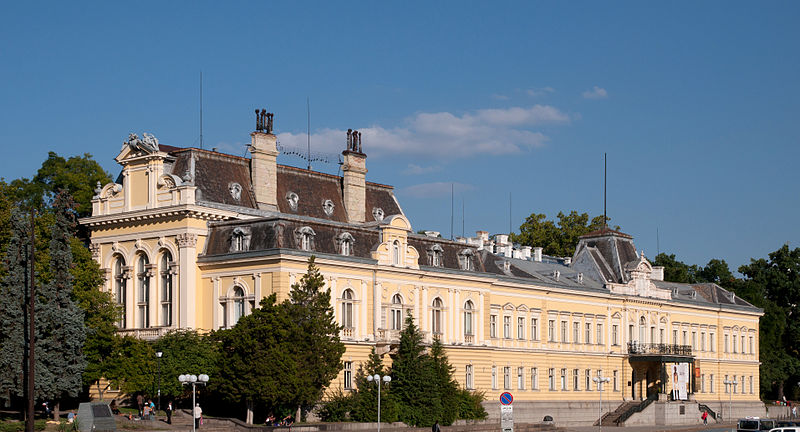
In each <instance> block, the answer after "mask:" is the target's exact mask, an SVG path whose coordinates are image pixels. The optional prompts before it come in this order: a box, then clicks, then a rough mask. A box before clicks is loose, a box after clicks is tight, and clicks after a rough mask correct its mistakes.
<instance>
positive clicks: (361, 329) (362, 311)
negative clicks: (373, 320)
mask: <svg viewBox="0 0 800 432" xmlns="http://www.w3.org/2000/svg"><path fill="white" fill-rule="evenodd" d="M358 295H359V298H360V299H361V307H359V308H358V313H359V316H360V320H361V325H360V326H358V337H359V339H361V340H363V339H364V338H365V337H366V336H367V305H368V304H369V303H367V298H368V297H369V295H368V291H367V282H366V281H361V291H360V292H359V293H358Z"/></svg>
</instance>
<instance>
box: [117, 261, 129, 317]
mask: <svg viewBox="0 0 800 432" xmlns="http://www.w3.org/2000/svg"><path fill="white" fill-rule="evenodd" d="M114 285H115V286H114V296H115V297H116V298H117V307H119V310H120V316H119V321H118V322H117V325H118V326H119V328H125V325H126V322H125V311H126V306H127V303H126V300H127V287H128V280H127V275H126V274H125V258H123V257H121V256H117V259H116V261H114Z"/></svg>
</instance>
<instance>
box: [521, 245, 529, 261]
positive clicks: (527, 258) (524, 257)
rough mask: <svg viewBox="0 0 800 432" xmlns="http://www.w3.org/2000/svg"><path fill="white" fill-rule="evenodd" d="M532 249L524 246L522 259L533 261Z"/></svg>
mask: <svg viewBox="0 0 800 432" xmlns="http://www.w3.org/2000/svg"><path fill="white" fill-rule="evenodd" d="M531 249H532V248H531V247H530V246H522V248H521V250H522V259H524V260H529V259H531Z"/></svg>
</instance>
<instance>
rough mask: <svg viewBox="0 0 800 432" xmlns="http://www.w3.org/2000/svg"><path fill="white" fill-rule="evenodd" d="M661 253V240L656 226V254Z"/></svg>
mask: <svg viewBox="0 0 800 432" xmlns="http://www.w3.org/2000/svg"><path fill="white" fill-rule="evenodd" d="M659 255H661V242H660V241H659V237H658V227H656V256H659Z"/></svg>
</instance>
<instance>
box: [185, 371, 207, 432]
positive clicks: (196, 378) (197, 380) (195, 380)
mask: <svg viewBox="0 0 800 432" xmlns="http://www.w3.org/2000/svg"><path fill="white" fill-rule="evenodd" d="M178 381H180V382H181V384H183V385H189V384H191V385H192V410H191V413H192V432H195V431H196V430H197V429H196V428H197V426H196V424H195V419H194V408H195V406H196V405H197V403H196V402H195V393H196V392H197V391H196V387H195V386H196V385H198V384H202V385H206V383H208V375H206V374H200V375H189V374H186V375H181V376H179V377H178Z"/></svg>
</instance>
